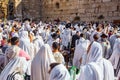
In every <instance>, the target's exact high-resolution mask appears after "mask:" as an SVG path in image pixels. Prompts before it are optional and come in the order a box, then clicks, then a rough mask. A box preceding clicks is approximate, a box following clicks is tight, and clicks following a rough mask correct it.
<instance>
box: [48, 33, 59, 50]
mask: <svg viewBox="0 0 120 80" xmlns="http://www.w3.org/2000/svg"><path fill="white" fill-rule="evenodd" d="M51 36H52V39H50V40H49V41H48V42H47V44H49V46H50V47H51V48H52V44H53V42H57V43H59V42H60V40H59V38H58V35H57V34H56V33H53V34H52V35H51Z"/></svg>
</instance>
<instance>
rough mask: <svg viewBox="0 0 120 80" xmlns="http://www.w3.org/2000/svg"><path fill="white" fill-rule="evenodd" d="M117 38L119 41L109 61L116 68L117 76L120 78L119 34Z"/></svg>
mask: <svg viewBox="0 0 120 80" xmlns="http://www.w3.org/2000/svg"><path fill="white" fill-rule="evenodd" d="M116 36H117V39H116V40H115V44H114V47H113V53H112V56H111V57H110V59H109V60H110V61H111V62H112V65H113V67H114V70H115V76H116V77H120V69H119V68H120V33H117V34H116Z"/></svg>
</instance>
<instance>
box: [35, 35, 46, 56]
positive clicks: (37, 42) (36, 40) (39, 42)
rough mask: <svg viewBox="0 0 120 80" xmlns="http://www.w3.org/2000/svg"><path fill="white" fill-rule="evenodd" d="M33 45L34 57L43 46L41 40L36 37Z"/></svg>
mask: <svg viewBox="0 0 120 80" xmlns="http://www.w3.org/2000/svg"><path fill="white" fill-rule="evenodd" d="M33 44H34V49H35V50H34V56H35V55H36V54H37V53H38V51H39V49H40V48H41V47H42V46H43V45H44V42H43V40H42V38H40V37H36V39H35V40H34V41H33Z"/></svg>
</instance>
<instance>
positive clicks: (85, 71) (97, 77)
mask: <svg viewBox="0 0 120 80" xmlns="http://www.w3.org/2000/svg"><path fill="white" fill-rule="evenodd" d="M87 59H88V64H86V65H85V66H82V67H81V74H80V77H79V80H114V70H113V67H112V65H111V63H110V62H109V61H108V60H105V59H103V58H102V46H101V45H100V44H99V43H97V42H93V44H92V45H91V48H90V51H89V53H88V58H87Z"/></svg>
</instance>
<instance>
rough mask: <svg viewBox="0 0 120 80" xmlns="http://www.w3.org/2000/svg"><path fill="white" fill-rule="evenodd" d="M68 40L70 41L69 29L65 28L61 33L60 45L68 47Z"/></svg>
mask: <svg viewBox="0 0 120 80" xmlns="http://www.w3.org/2000/svg"><path fill="white" fill-rule="evenodd" d="M69 42H71V30H70V29H65V30H64V32H63V35H62V45H64V46H65V47H68V43H69Z"/></svg>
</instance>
